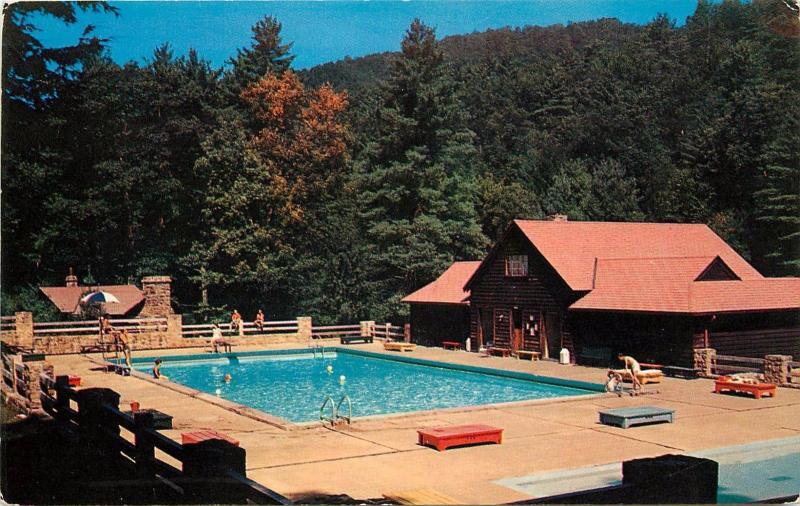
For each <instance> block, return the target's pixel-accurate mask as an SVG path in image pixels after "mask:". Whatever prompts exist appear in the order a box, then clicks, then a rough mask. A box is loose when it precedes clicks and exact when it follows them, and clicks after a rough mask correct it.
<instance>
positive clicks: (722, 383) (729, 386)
mask: <svg viewBox="0 0 800 506" xmlns="http://www.w3.org/2000/svg"><path fill="white" fill-rule="evenodd" d="M723 390H728V391H730V392H745V393H748V394H753V395H754V396H755V397H756V399H760V398H761V396H762V395H764V394H769V395H770V397H775V393H776V391H777V388H776V387H775V385H773V384H772V383H743V382H741V381H733V380H732V379H731V378H730V377H728V376H722V377H720V378H718V379H717V380H716V381H714V393H715V394H718V393H720V392H722V391H723Z"/></svg>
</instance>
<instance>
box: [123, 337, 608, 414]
mask: <svg viewBox="0 0 800 506" xmlns="http://www.w3.org/2000/svg"><path fill="white" fill-rule="evenodd" d="M153 360H154V357H151V358H137V359H135V360H134V363H133V366H134V368H135V369H137V370H139V371H142V372H149V371H150V369H151V367H152V364H153ZM162 360H163V363H162V367H161V372H162V374H164V375H165V376H167V377H168V378H169V379H170V381H173V382H176V383H180V384H182V385H185V386H188V387H190V388H193V389H196V390H200V391H202V392H207V393H210V394H215V395H217V396H218V397H221V398H223V399H226V400H230V401H233V402H236V403H239V404H243V405H246V406H249V407H253V408H256V409H258V410H261V411H264V412H267V413H270V414H272V415H276V416H278V417H281V418H283V419H286V420H289V421H292V422H309V421H313V420H318V419H319V414H320V406H321V405H322V403H323V401H324V400H325V399H326V398H327V397H328V396H330V397H331V398H332V399H333V401H334V402H338V401H339V399H341V398H342V397H343V396H344V395H347V396H349V398H350V399H351V401H352V409H353V417H363V416H372V415H385V414H391V413H408V412H414V411H426V410H432V409H440V408H454V407H462V406H476V405H485V404H495V403H501V402H512V401H523V400H531V399H547V398H556V397H566V396H578V395H587V394H592V393H596V392H598V391H600V390H602V385H595V384H591V383H583V382H575V381H569V380H561V379H557V378H546V377H541V376H535V375H531V374H523V373H515V372H509V371H500V370H495V369H488V368H482V367H472V366H463V365H455V364H446V363H442V362H434V361H427V360H420V359H414V358H410V357H387V356H386V355H384V354H378V353H371V352H363V351H355V350H345V349H341V348H333V349H331V348H326V350H325V357H324V358H322V357H321V354H320V353H319V352H317V354H316V356H315V355H314V354H312V353H311V352H310V351H309V350H308V349H304V350H280V351H270V352H244V353H236V354H227V355H223V356H218V355H217V356H209V355H190V356H183V357H181V356H176V357H163V358H162ZM226 374H230V375H231V378H232V379H231V381H230V382H226V381H224V377H225V375H226Z"/></svg>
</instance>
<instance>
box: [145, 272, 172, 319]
mask: <svg viewBox="0 0 800 506" xmlns="http://www.w3.org/2000/svg"><path fill="white" fill-rule="evenodd" d="M171 283H172V278H170V277H169V276H146V277H144V278H142V293H143V294H144V307H142V311H141V313H139V316H140V317H142V318H150V317H154V316H167V315H170V314H172V305H171V299H170V298H171V297H172V288H171Z"/></svg>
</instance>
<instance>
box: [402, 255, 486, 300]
mask: <svg viewBox="0 0 800 506" xmlns="http://www.w3.org/2000/svg"><path fill="white" fill-rule="evenodd" d="M480 264H481V263H480V262H455V263H453V265H451V266H450V267H448V268H447V270H446V271H444V272H443V273H442V275H441V276H439V277H438V278H437V279H436V280H435V281H433V282H431V283H429V284H427V285H425V286H423V287H422V288H420V289H419V290H417V291H416V292H414V293H412V294H410V295H408V296H406V297H405V298H403V299H402V301H401V302H428V303H434V304H468V303H469V302H468V300H467V299H469V291H465V290H464V284H465V283H466V282H467V280H468V279H469V278H470V277H472V274H473V273H474V272H475V270H476V269H477V268H478V266H479V265H480Z"/></svg>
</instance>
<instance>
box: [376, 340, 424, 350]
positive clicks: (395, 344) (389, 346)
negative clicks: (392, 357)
mask: <svg viewBox="0 0 800 506" xmlns="http://www.w3.org/2000/svg"><path fill="white" fill-rule="evenodd" d="M383 349H384V350H386V351H401V352H402V351H414V350H416V349H417V345H416V344H414V343H405V342H402V341H384V342H383Z"/></svg>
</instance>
